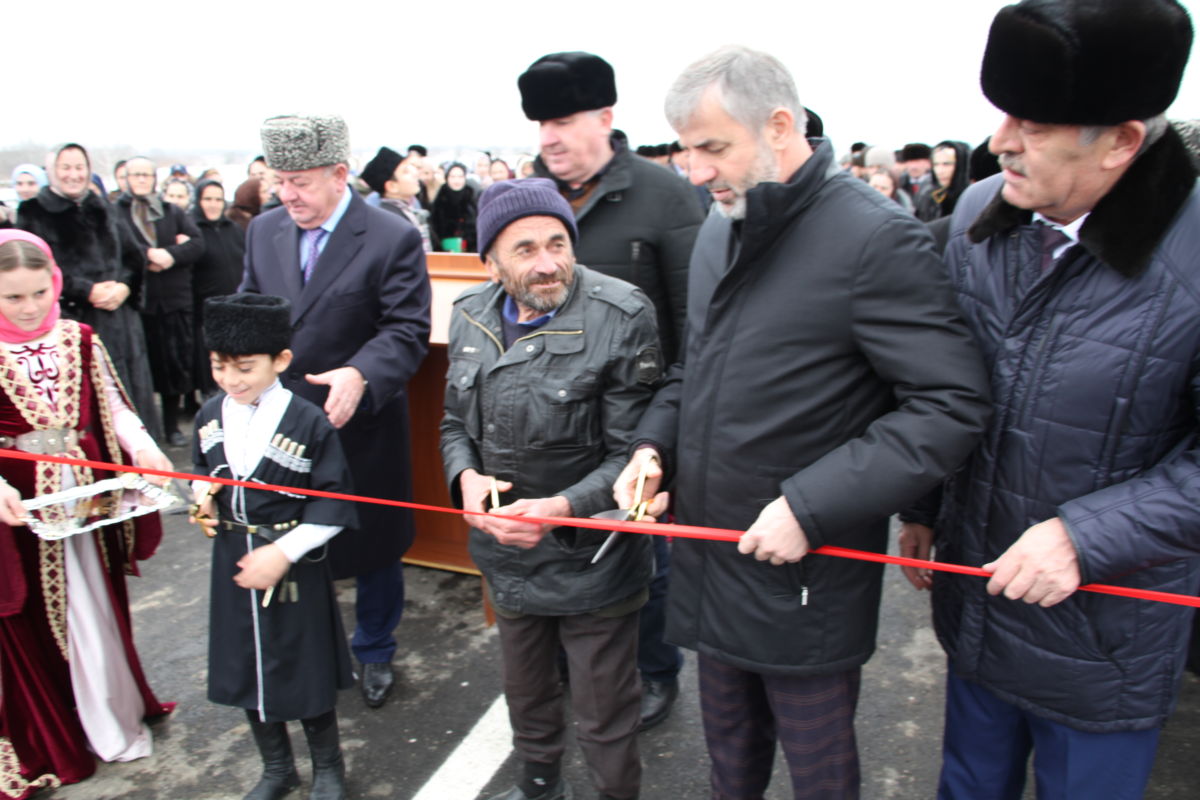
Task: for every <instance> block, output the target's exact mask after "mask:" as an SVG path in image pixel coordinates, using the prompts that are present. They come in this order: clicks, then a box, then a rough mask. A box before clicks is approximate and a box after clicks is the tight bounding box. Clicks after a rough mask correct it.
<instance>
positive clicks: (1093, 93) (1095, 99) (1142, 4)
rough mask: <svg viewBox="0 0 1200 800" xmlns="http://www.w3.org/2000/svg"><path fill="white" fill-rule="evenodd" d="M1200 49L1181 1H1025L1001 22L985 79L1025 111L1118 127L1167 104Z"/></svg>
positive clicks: (1003, 12)
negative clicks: (1193, 53)
mask: <svg viewBox="0 0 1200 800" xmlns="http://www.w3.org/2000/svg"><path fill="white" fill-rule="evenodd" d="M1191 47H1192V23H1191V20H1190V19H1189V18H1188V14H1187V12H1186V11H1185V10H1184V9H1183V8H1182V7H1181V6H1180V5H1179V4H1178V3H1177V2H1175V0H1022V2H1020V3H1017V4H1016V5H1011V6H1005V7H1004V8H1002V9H1000V12H999V13H997V14H996V18H995V19H994V20H993V21H992V29H991V32H990V33H989V34H988V43H987V49H986V51H985V52H984V55H983V68H982V70H981V73H980V83H981V84H982V86H983V93H984V94H985V95H987V98H988V100H991V101H992V103H993V104H994V105H995V106H996V107H997V108H999V109H1000V110H1001V111H1003V112H1005V113H1006V114H1010V115H1011V116H1014V117H1016V118H1018V119H1025V120H1029V121H1031V122H1040V123H1046V124H1061V125H1116V124H1118V123H1121V122H1128V121H1130V120H1145V119H1150V118H1151V117H1155V116H1157V115H1159V114H1161V113H1163V112H1164V111H1166V110H1167V107H1168V106H1170V105H1171V103H1172V102H1173V101H1174V100H1175V95H1176V94H1177V93H1178V92H1179V83H1180V81H1181V80H1182V78H1183V69H1184V67H1185V66H1187V61H1188V54H1189V52H1190V51H1191Z"/></svg>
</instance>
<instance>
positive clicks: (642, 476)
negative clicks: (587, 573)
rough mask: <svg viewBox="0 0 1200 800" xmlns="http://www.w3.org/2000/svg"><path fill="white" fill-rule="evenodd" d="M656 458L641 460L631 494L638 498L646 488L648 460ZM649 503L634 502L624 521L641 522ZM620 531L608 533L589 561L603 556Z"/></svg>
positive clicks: (645, 501) (615, 540)
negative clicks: (640, 466)
mask: <svg viewBox="0 0 1200 800" xmlns="http://www.w3.org/2000/svg"><path fill="white" fill-rule="evenodd" d="M657 460H658V459H657V458H648V459H646V460H645V461H643V462H642V468H641V469H639V470H638V476H637V484H636V486H635V487H634V491H633V496H634V497H635V498H640V497H641V496H642V492H644V491H645V490H646V471H647V470H649V469H650V462H652V461H657ZM649 505H650V501H649V500H640V501H638V502H634V504H633V508H631V509H629V513H627V514H626V515H625V520H624V521H625V522H641V521H642V519H643V518H644V517H645V516H646V509H647V508H648V507H649ZM621 533H622V532H621V531H613V532H612V533H610V534H609V535H608V538H607V539H605V540H604V544H602V545H600V549H599V550H597V551H596V555H594V556H592V560H591V562H590V563H592V564H595V563H596V562H597V561H599V560H600V559H601V558H603V557H604V554H605V553H607V552H608V551H609V550H611V549H612V548H613V545H614V544H616V543H617V537H619V536H620V535H621Z"/></svg>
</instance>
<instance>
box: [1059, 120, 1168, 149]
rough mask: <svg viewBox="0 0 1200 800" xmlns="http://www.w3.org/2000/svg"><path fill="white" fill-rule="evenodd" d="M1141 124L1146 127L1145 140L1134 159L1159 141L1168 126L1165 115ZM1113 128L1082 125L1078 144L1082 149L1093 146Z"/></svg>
mask: <svg viewBox="0 0 1200 800" xmlns="http://www.w3.org/2000/svg"><path fill="white" fill-rule="evenodd" d="M1141 123H1142V124H1143V125H1145V126H1146V138H1145V139H1143V140H1142V146H1141V148H1140V149H1139V150H1138V151H1137V156H1134V158H1137V157H1138V156H1140V155H1142V153H1145V152H1146V151H1147V150H1149V149H1150V148H1151V147H1153V146H1154V143H1155V142H1157V141H1158V140H1159V139H1161V138H1162V137H1163V134H1164V133H1166V132H1167V126H1168V125H1169V124H1170V123H1168V122H1167V115H1166V114H1159V115H1158V116H1156V117H1151V118H1150V119H1144V120H1141ZM1115 127H1116V126H1115V125H1084V126H1083V127H1082V128H1081V129H1080V130H1079V143H1080V144H1081V145H1083V146H1084V147H1087V146H1088V145H1090V144H1095V143H1096V140H1097V139H1099V138H1100V137H1101V136H1103V135H1104V132H1105V131H1109V130H1112V129H1113V128H1115Z"/></svg>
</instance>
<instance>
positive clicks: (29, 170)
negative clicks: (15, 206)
mask: <svg viewBox="0 0 1200 800" xmlns="http://www.w3.org/2000/svg"><path fill="white" fill-rule="evenodd" d="M12 184H13V188H14V189H16V191H17V197H18V198H19V199H21V200H28V199H29V198H31V197H33V196H34V195H35V194H37V193H38V191H39V190H41V189H42V187H44V186H49V185H50V179H49V178H47V177H46V170H44V169H42V168H41V167H39V166H37V165H36V164H19V165H17V168H16V169H14V170H13V171H12Z"/></svg>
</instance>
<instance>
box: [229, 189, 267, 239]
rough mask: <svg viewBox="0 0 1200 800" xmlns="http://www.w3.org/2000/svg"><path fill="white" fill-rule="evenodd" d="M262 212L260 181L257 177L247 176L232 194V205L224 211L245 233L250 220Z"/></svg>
mask: <svg viewBox="0 0 1200 800" xmlns="http://www.w3.org/2000/svg"><path fill="white" fill-rule="evenodd" d="M261 212H262V181H261V180H259V179H258V178H248V179H247V180H245V181H242V185H241V186H239V187H238V188H237V191H236V192H234V195H233V206H232V207H231V208H230V209H229V211H227V212H226V216H228V217H229V218H230V219H231V220H233V221H234V222H236V223H237V225H238V227H239V228H241V229H242V232H243V233H245V231H246V228H247V227H249V225H250V220H252V219H254V218H255V217H257V216H258V215H259V214H260V213H261Z"/></svg>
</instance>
